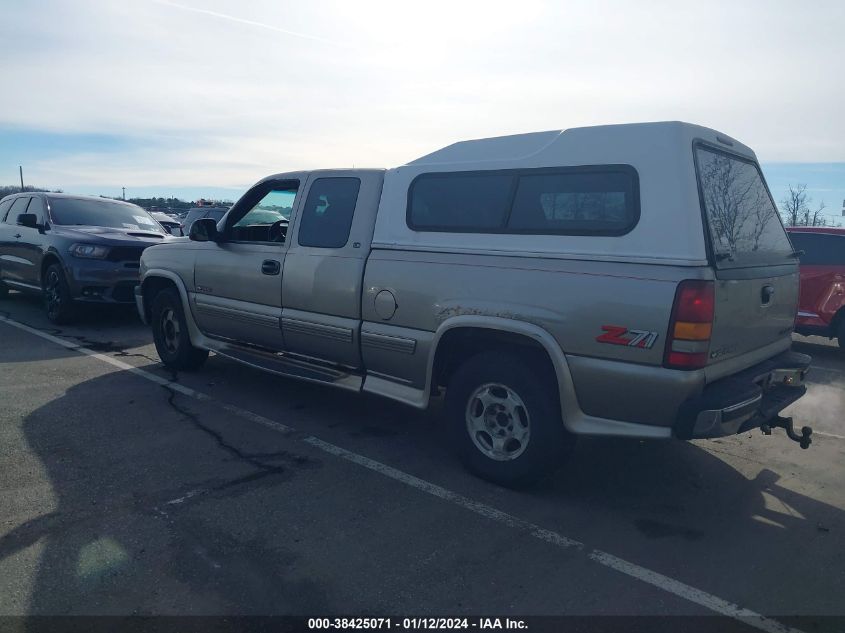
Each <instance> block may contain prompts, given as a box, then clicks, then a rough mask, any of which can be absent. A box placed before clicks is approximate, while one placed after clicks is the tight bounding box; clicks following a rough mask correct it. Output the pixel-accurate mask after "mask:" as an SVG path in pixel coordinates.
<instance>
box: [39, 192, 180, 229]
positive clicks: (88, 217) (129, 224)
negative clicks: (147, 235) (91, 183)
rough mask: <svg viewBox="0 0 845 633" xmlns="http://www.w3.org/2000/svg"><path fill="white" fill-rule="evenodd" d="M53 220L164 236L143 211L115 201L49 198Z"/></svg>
mask: <svg viewBox="0 0 845 633" xmlns="http://www.w3.org/2000/svg"><path fill="white" fill-rule="evenodd" d="M50 219H51V220H52V222H53V224H60V225H81V226H102V227H106V228H110V229H128V230H130V231H146V232H151V233H164V232H165V231H164V229H163V228H162V227H161V225H160V224H159V223H158V222H156V221H155V220H153V218H152V216H150V214H149V213H147V212H146V211H144V210H143V209H142V208H141V207H137V206H135V205H134V204H126V203H124V202H114V201H112V200H85V199H83V198H50Z"/></svg>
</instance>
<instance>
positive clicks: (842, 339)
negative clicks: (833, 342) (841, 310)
mask: <svg viewBox="0 0 845 633" xmlns="http://www.w3.org/2000/svg"><path fill="white" fill-rule="evenodd" d="M836 339H837V341H838V342H839V349H843V350H845V317H844V318H841V319H839V327H838V328H837V329H836Z"/></svg>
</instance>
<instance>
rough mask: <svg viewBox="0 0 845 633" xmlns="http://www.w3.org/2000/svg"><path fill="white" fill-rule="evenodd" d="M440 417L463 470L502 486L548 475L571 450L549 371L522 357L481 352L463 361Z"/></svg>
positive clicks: (542, 364)
mask: <svg viewBox="0 0 845 633" xmlns="http://www.w3.org/2000/svg"><path fill="white" fill-rule="evenodd" d="M550 372H551V374H552V375H549V374H550ZM446 412H447V416H448V424H449V429H450V431H451V433H452V436H453V441H454V443H455V445H456V447H457V449H458V451H459V453H460V455H461V458H462V460H463V462H464V463H465V464H466V466H467V467H468V468H469V469H470V470H471V471H472V472H474V473H476V474H478V475H479V476H481V477H483V478H485V479H489V480H490V481H493V482H495V483H498V484H501V485H504V486H522V485H526V484H529V483H532V482H533V481H535V480H537V479H540V478H541V477H543V476H545V475H547V474H550V473H551V472H553V471H554V470H555V468H556V467H558V466H559V465H561V463H562V461H563V457H564V455H565V453H566V452H567V451H568V450H569V449H570V448H571V447H572V445H573V444H574V436H572V435H571V434H570V433H568V432H567V431H566V429H565V428H564V427H563V421H562V419H561V414H560V406H559V400H558V388H557V381H556V380H554V375H553V371H552V370H551V369H550V368H546V366H545V364H544V363H540V362H532V361H531V360H529V359H528V358H526V357H523V356H522V355H518V354H512V353H499V352H485V353H483V354H479V355H477V356H474V357H472V358H470V359H469V360H467V361H466V362H465V363H464V364H463V365H461V366H460V367H459V368H458V369H457V371H456V372H455V374H454V375H453V376H452V379H451V380H450V382H449V385H448V388H447V390H446Z"/></svg>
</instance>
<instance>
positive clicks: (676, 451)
mask: <svg viewBox="0 0 845 633" xmlns="http://www.w3.org/2000/svg"><path fill="white" fill-rule="evenodd" d="M258 376H259V375H258V374H257V372H256V376H250V378H256V379H257V380H258V381H259V382H260V381H261V380H262V379H261V378H258ZM125 378H126V372H113V373H111V374H107V375H105V376H100V377H97V378H94V379H91V380H88V381H86V382H83V383H80V384H77V385H75V386H73V387H72V388H71V389H69V390H68V391H67V392H66V393H65V395H63V396H62V397H59V398H57V399H55V400H53V401H51V402H49V403H47V404H46V405H44V406H42V407H41V408H39V409H37V410H36V411H34V412H33V413H32V414H30V415H29V416H27V418H26V419H25V420H24V422H23V431H24V435H25V439H26V442H27V444H28V446H29V448H30V449H31V451H32V452H34V454H35V455H36V456H37V457H38V459H40V461H41V463H42V465H43V471H44V472H45V473H46V477H47V479H48V480H49V488H50V491H51V494H52V496H53V498H54V504H53V506H54V509H53V510H52V511H51V512H49V513H46V514H42V515H41V516H39V517H37V518H33V519H31V520H29V521H27V522H25V523H23V524H20V525H17V526H16V527H14V528H12V529H11V531H9V532H8V533H6V534H5V536H3V537H2V538H0V561H7V560H8V559H9V558H10V557H13V556H15V555H17V554H19V553H21V552H22V551H23V550H26V549H27V548H29V547H30V546H33V545H35V544H38V547H40V549H41V554H40V557H39V561H38V564H37V572H36V573H35V577H34V580H33V582H32V586H31V590H30V592H29V596H28V606H27V607H26V612H27V613H30V614H113V615H132V614H141V615H149V614H156V613H176V614H187V613H192V614H264V615H266V614H279V613H298V614H303V613H320V614H327V613H338V612H346V613H349V612H361V611H366V610H367V608H370V607H372V606H373V605H372V604H371V603H368V598H367V597H366V596H361V595H360V594H356V593H355V592H354V591H349V592H338V593H340V594H343V595H346V596H349V595H357V596H358V597H357V598H356V599H357V600H359V602H358V603H349V604H347V603H346V602H345V601H344V602H341V603H339V602H338V601H337V598H336V596H337V595H338V593H332V592H330V591H329V590H327V589H326V584H327V583H326V579H330V580H331V583H333V586H335V585H337V584H338V583H340V584H342V582H343V580H342V579H340V578H335V577H333V576H332V575H333V574H339V573H340V572H338V571H337V570H339V569H343V567H344V563H343V561H334V565H333V566H332V567H330V568H320V567H319V566H316V568H312V573H311V575H306V576H305V577H303V576H301V575H298V576H296V577H291V576H289V575H288V571H287V570H290V569H292V568H293V567H294V564H293V563H294V562H297V563H301V564H300V565H299V568H303V567H304V568H306V569H308V568H310V567H309V566H310V565H311V563H310V561H309V560H307V559H304V558H303V557H304V556H305V554H304V553H303V551H302V550H301V549H298V548H297V546H296V545H294V544H293V543H292V542H290V541H289V540H287V539H286V538H284V534H285V533H286V532H287V531H288V530H290V529H291V528H292V525H293V524H295V523H296V522H297V520H298V518H297V515H296V513H293V514H290V513H288V514H281V515H280V514H279V513H278V512H274V508H275V507H277V505H278V502H279V494H280V491H279V489H278V488H279V486H280V484H281V482H284V481H286V480H288V478H291V477H298V478H300V479H299V480H300V481H301V480H303V479H304V480H307V478H308V477H309V470H308V469H309V468H318V467H319V464H317V463H314V460H313V459H310V458H307V457H304V456H301V455H296V454H295V453H294V452H293V449H291V446H292V445H296V444H297V443H296V442H293V441H292V440H291V439H290V438H286V437H284V436H281V435H278V434H277V439H273V434H272V433H270V432H269V431H266V430H264V431H262V430H261V428H260V427H256V426H251V425H247V423H245V422H243V421H240V420H237V419H235V418H231V417H230V418H228V419H224V423H220V424H215V423H211V422H203V423H200V421H199V420H197V419H194V417H192V415H191V414H190V413H189V412H187V413H186V411H185V408H184V407H181V405H175V404H174V402H173V398H172V397H171V398H170V400H169V401H170V404H171V405H172V406H170V407H169V408H168V409H167V411H168V414H167V415H162V413H161V402H157V403H156V405H157V407H158V408H155V407H153V406H152V405H151V404H146V403H144V402H140V401H136V400H133V401H131V402H129V401H126V398H125V397H124V396H123V395H122V392H120V391H119V390H117V388H116V386H115V384H116V383H115V381H119V380H121V379H125ZM274 380H275V382H276V384H277V387H278V388H277V392H276V393H275V394H274V395H275V396H276V397H279V398H285V397H286V396H287V397H290V398H291V399H293V395H292V394H293V393H296V397H297V398H299V399H300V400H303V399H304V401H305V402H306V403H307V402H308V401H309V400H310V399H312V398H317V399H319V398H323V399H327V398H326V394H327V391H328V390H326V389H324V388H320V387H314V386H308V387H307V388H304V389H303V388H302V387H301V386H300V384H299V383H291V382H288V381H279V379H274ZM156 389H158V387H156ZM294 390H295V391H294ZM331 393H335V392H331ZM171 396H172V394H171ZM161 397H162V398H167V394H166V393H163V394H162V395H161ZM93 403H96V404H93ZM370 405H371V403H370V402H369V401H368V400H367V399H364V398H355V397H351V396H348V395H347V394H341V395H340V396H339V399H338V400H337V401H336V404H334V405H332V407H331V408H334V407H339V408H340V409H343V410H344V412H345V415H346V416H348V420H349V421H348V422H347V425H348V427H349V428H351V429H352V431H353V432H356V431H358V432H360V433H361V436H362V437H367V438H368V439H370V438H371V439H372V440H373V441H375V442H379V443H380V445H381V446H385V445H387V446H389V445H390V443H392V442H399V441H401V442H403V443H411V444H415V445H417V446H418V448H419V451H420V452H421V454H422V455H423V456H424V457H425V458H426V459H428V460H432V459H434V460H439V461H438V463H436V464H433V465H432V468H433V469H437V470H440V469H442V468H443V466H442V464H443V462H449V463H448V464H447V465H446V466H445V469H446V471H447V472H448V471H450V470H451V469H452V467H453V464H452V463H451V462H450V461H449V460H451V458H450V457H447V456H444V455H443V453H442V448H443V446H442V444H441V441H440V440H438V439H436V438H435V437H434V434H432V433H431V432H430V431H431V429H430V428H428V427H430V425H431V420H430V419H429V418H428V416H423V415H406V416H404V417H403V418H402V419H399V420H397V422H396V424H397V425H398V428H397V432H398V434H399V436H398V437H395V436H393V435H391V434H390V433H380V432H378V433H374V432H373V431H372V428H370V427H372V424H373V420H372V418H373V416H372V411H371V410H370V409H369V407H370ZM392 406H394V405H388V408H387V410H386V414H387V415H389V416H392V415H394V414H398V412H399V411H400V410H401V411H407V410H405V409H403V408H401V407H399V406H398V405H395V406H396V410H395V411H394V410H392V409H391V408H390V407H392ZM127 407H133V408H134V409H135V411H134V412H133V413H132V414H131V415H130V414H128V413H126V411H127ZM122 411H123V414H121V412H122ZM198 425H199V426H198ZM373 428H382V427H381V426H379V425H376V426H375V427H373ZM198 432H199V433H200V434H201V435H202V437H204V438H206V440H208V441H198V436H197V433H198ZM262 433H263V434H262ZM257 436H260V437H257ZM755 441H763V440H760V438H755ZM765 441H769V442H772V441H774V440H773V439H772V438H768V440H765ZM777 441H785V440H784V439H783V438H778V440H777ZM209 442H210V443H211V445H209ZM714 446H716V447H718V450H724V451H727V452H729V453H736V454H739V453H740V452H741V448H742V447H741V446H738V445H737V444H735V443H724V444H715V445H714ZM796 448H797V447H796ZM326 459H331V458H328V457H327V458H326ZM758 466H761V465H757V466H755V467H754V468H752V469H749V471H748V472H747V473H744V472H740V471H739V470H738V469H737V468H735V467H734V466H731V465H730V464H728V463H727V462H726V460H725V459H722V458H720V457H719V456H718V455H717V454H714V453H713V452H711V451H708V450H704V449H703V448H701V447H699V446H697V445H695V444H690V443H678V442H674V443H668V442H667V443H654V442H652V443H649V442H645V443H643V442H632V441H619V440H612V441H611V440H588V441H584V442H582V443H581V444H580V446H579V447H578V448H577V449H576V452H575V453H574V455H573V456H572V459H571V460H570V461H569V463H568V464H567V465H566V466H565V467H564V468H563V469H562V471H561V472H560V473H558V474H557V475H556V476H555V477H553V478H552V479H551V480H549V481H548V482H546V483H545V484H543V485H541V486H539V487H536V488H534V489H531V490H528V491H524V492H520V493H510V492H508V493H507V494H505V495H503V496H502V497H501V498H500V500H501V502H502V504H503V507H502V509H504V510H505V511H507V512H511V513H514V514H517V513H518V516H520V517H521V518H525V519H527V520H529V521H534V522H536V523H538V524H541V525H543V526H544V527H549V528H551V529H560V530H561V531H563V532H564V533H566V534H567V535H568V536H573V537H576V538H583V539H584V540H585V542H588V543H589V544H590V545H591V546H599V547H606V548H607V549H609V550H610V551H612V552H613V553H614V554H617V555H620V556H623V557H625V556H631V558H633V559H636V556H635V555H634V553H635V552H639V553H640V554H642V551H643V548H647V549H648V550H649V551H650V552H651V556H652V557H653V561H654V565H653V568H656V569H657V570H658V571H660V566H661V563H660V560H661V556H665V557H668V558H672V557H674V556H678V555H684V552H686V553H687V554H689V555H690V560H689V561H688V562H687V563H686V564H687V565H688V566H690V567H691V568H696V567H697V566H701V568H702V569H704V570H706V571H707V572H708V573H710V572H712V569H711V566H712V565H713V560H707V556H708V552H713V551H716V549H717V548H721V550H720V551H721V554H720V555H719V556H718V557H717V559H718V561H719V564H721V565H723V566H722V568H721V569H720V570H719V572H718V573H719V574H722V575H724V576H725V577H731V578H734V579H735V582H740V583H764V584H765V583H767V582H770V581H771V582H775V583H777V582H779V581H772V580H771V579H772V578H773V575H774V574H776V573H781V571H783V573H788V574H789V580H790V583H789V587H788V589H787V588H786V587H785V586H783V583H781V584H780V585H773V586H778V587H780V591H781V592H783V593H784V594H785V593H786V592H787V591H789V592H790V593H791V594H793V595H794V596H795V597H796V600H800V599H801V597H802V595H803V594H806V595H807V596H808V597H809V596H810V595H811V594H812V595H814V596H815V597H814V598H813V600H812V602H811V604H813V605H814V608H815V611H814V612H815V613H818V612H819V604H820V603H824V604H827V603H826V602H825V601H829V603H830V606H829V609H830V612H831V613H836V612H837V609H839V610H841V605H838V606H837V605H836V604H835V601H834V598H833V596H836V595H840V596H841V595H842V594H841V592H839V591H838V589H836V587H835V586H833V585H835V584H836V583H839V582H841V581H840V580H835V579H834V582H833V583H832V584H831V579H830V578H820V577H819V574H818V570H819V568H820V566H827V568H831V569H835V568H837V567H836V566H837V565H841V563H842V562H843V561H842V557H843V555H842V551H841V548H837V547H836V543H835V542H834V541H833V540H832V539H833V538H839V539H841V534H842V533H843V531H845V520H843V519H844V518H845V517H843V512H842V510H840V509H838V508H836V507H834V506H831V505H829V504H826V503H824V502H821V501H819V500H816V499H814V498H812V497H811V496H808V495H807V494H804V493H803V492H800V491H797V490H796V484H795V482H789V485H786V486H785V485H782V482H781V481H780V480H781V475H779V474H777V473H776V472H775V471H774V470H771V469H770V468H768V467H766V466H765V465H762V467H758ZM749 473H751V474H749ZM466 477H467V478H469V475H466ZM363 481H366V479H364V480H363ZM458 483H459V484H460V483H461V482H460V481H459V482H458ZM467 485H468V486H469V487H470V488H471V489H479V487H481V488H486V487H487V484H483V483H481V482H476V481H471V482H470V483H469V484H467ZM196 490H204V491H206V492H203V493H196V492H194V491H196ZM208 491H210V492H208ZM246 494H248V495H249V506H248V514H243V513H244V506H243V505H242V503H243V499H244V498H242V497H241V495H246ZM371 494H372V490H371V489H369V488H367V489H365V488H362V489H361V490H360V498H359V499H354V498H352V499H349V500H348V502H349V503H350V504H357V503H359V502H360V501H362V500H365V499H367V496H368V495H371ZM418 494H419V493H417V492H416V491H409V493H408V496H407V499H406V503H407V504H408V506H409V510H408V511H409V512H413V504H414V501H415V499H416V496H417V495H418ZM192 495H194V496H196V498H195V500H194V501H193V502H191V503H193V504H194V505H193V506H191V507H192V508H193V509H194V510H197V508H201V507H202V506H203V505H205V504H209V505H210V506H213V510H212V511H211V514H210V515H209V514H198V513H197V512H196V511H192V512H187V511H184V510H183V508H186V507H188V506H189V504H188V503H187V500H189V499H191V497H192ZM180 499H181V501H180ZM235 500H237V504H236V505H237V510H235V509H234V508H233V504H235ZM375 502H376V503H378V500H376V501H375ZM393 502H394V503H395V499H394V500H393ZM368 503H373V500H372V499H368ZM303 512H305V510H303ZM312 512H313V509H312ZM231 513H236V514H238V516H237V517H235V520H234V523H233V521H232V520H224V518H225V517H226V515H229V514H231ZM245 521H246V522H247V523H249V527H244V522H245ZM590 522H592V523H593V524H592V526H591V523H590ZM233 525H234V526H235V527H232V526H233ZM383 527H384V526H380V529H383ZM347 529H351V528H347ZM358 529H360V530H361V544H360V547H362V548H370V547H378V546H379V544H378V538H377V537H374V536H373V534H378V533H379V532H380V529H372V528H371V527H370V526H368V525H367V524H366V523H365V524H364V525H362V526H360V527H359V528H358ZM442 529H443V531H444V534H443V537H444V538H448V539H455V538H471V537H470V536H469V535H464V536H461V535H460V533H459V532H456V531H455V526H454V525H447V524H444V525H443V527H442ZM620 531H622V532H625V533H626V536H625V537H624V538H621V537H620V538H619V539H618V547H616V549H613V548H611V547H608V546H606V545H605V541H606V540H607V539H608V538H610V537H612V535H613V534H614V532H616V533H618V532H620ZM608 535H610V537H608ZM515 538H516V539H522V538H528V537H527V536H524V535H521V534H516V535H515ZM839 543H841V540H840V541H839ZM799 546H800V547H801V548H803V550H802V562H800V563H799V562H798V561H796V560H795V557H794V556H791V555H790V554H789V550H790V549H792V548H797V547H799ZM726 547H727V549H725V548H726ZM726 552H727V555H726ZM696 557H702V558H696ZM527 564H530V561H529V562H527ZM831 565H832V567H830V566H831ZM491 569H492V568H491ZM839 569H841V566H840V567H839ZM755 570H757V571H756V572H755ZM444 573H447V572H444ZM407 574H409V575H411V580H413V574H414V571H413V570H412V569H409V570H408V571H407ZM740 579H742V580H740ZM625 582H628V581H625ZM820 591H821V592H823V595H822V597H821V598H820V597H819V592H820ZM724 597H727V598H731V595H730V594H728V595H726V596H724ZM498 598H501V596H499V597H498ZM498 598H497V597H496V596H495V595H494V596H491V602H490V604H485V605H468V608H469V609H470V611H472V612H473V613H477V612H485V611H490V610H491V609H494V610H495V604H497V602H496V600H498ZM508 599H510V598H508ZM773 604H778V602H777V600H776V599H775V600H773ZM418 608H419V612H421V613H428V612H438V608H439V606H438V605H436V604H419V605H418ZM440 608H441V609H442V607H440ZM787 612H788V610H787ZM779 613H782V612H779Z"/></svg>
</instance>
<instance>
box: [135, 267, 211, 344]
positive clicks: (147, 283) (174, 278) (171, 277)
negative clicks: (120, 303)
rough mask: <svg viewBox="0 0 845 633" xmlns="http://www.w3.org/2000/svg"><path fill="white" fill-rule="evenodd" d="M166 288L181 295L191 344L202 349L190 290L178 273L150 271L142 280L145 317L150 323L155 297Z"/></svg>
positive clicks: (201, 338)
mask: <svg viewBox="0 0 845 633" xmlns="http://www.w3.org/2000/svg"><path fill="white" fill-rule="evenodd" d="M164 288H174V289H175V290H176V291H177V292H178V293H179V299H180V301H181V302H182V311H183V312H184V313H185V321H187V323H188V334H189V335H190V338H191V342H192V343H193V344H194V345H196V346H198V347H201V346H202V345H201V344H200V343H201V342H202V341H203V340H204V337H203V335H202V333H201V332H200V330H199V328H198V327H197V324H196V322H195V321H194V314H193V312H192V311H191V304H190V300H189V297H188V289H187V288H186V287H185V282H184V281H183V280H182V278H181V277H179V275H177V274H176V273H174V272H172V271H169V270H163V269H158V268H154V269H149V270H147V271H146V272H145V273H144V276H143V278H142V279H141V297H142V298H143V309H144V316H145V317H146V318H147V320H148V322H149V319H150V317H151V310H152V305H153V299H154V297H155V295H156V294H157V293H158V292H160V291H161V290H162V289H164Z"/></svg>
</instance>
